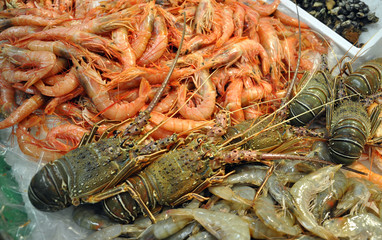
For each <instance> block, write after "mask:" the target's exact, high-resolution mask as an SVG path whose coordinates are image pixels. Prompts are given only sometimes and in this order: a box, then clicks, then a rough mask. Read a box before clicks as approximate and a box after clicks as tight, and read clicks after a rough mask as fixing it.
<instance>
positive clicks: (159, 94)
mask: <svg viewBox="0 0 382 240" xmlns="http://www.w3.org/2000/svg"><path fill="white" fill-rule="evenodd" d="M183 19H184V26H183V31H182V40H181V41H180V44H179V48H178V50H177V51H176V55H175V58H174V61H173V62H172V64H171V68H170V71H169V72H168V74H167V76H166V79H165V80H164V81H163V83H162V85H161V87H160V89H159V91H158V92H157V93H156V94H155V96H154V98H153V100H152V101H151V102H150V104H149V106H148V107H147V108H146V110H145V111H143V112H142V114H143V116H147V118H148V117H149V116H150V113H151V112H152V111H153V109H154V107H155V106H156V105H157V103H158V102H159V99H160V98H161V97H162V94H163V92H164V89H165V87H166V86H167V84H168V82H169V81H170V77H171V75H172V72H173V71H174V69H175V65H176V63H177V62H178V58H179V55H180V51H181V49H182V45H183V40H184V36H185V35H186V13H185V12H183ZM138 118H139V117H138ZM159 126H160V125H157V126H155V127H154V128H152V129H151V130H150V131H148V132H147V133H146V134H145V136H143V137H142V139H141V140H140V141H139V142H138V144H140V143H142V142H143V141H144V140H145V139H146V138H147V137H148V136H149V135H150V134H151V133H152V132H154V131H155V130H157V129H158V128H159Z"/></svg>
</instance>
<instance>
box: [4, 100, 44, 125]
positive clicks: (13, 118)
mask: <svg viewBox="0 0 382 240" xmlns="http://www.w3.org/2000/svg"><path fill="white" fill-rule="evenodd" d="M44 102H45V98H44V97H43V96H42V95H40V94H36V95H33V96H32V97H31V98H28V99H26V100H25V101H24V102H23V103H22V104H21V105H20V106H19V107H18V108H17V109H16V110H14V111H13V112H12V113H11V114H9V116H8V117H7V118H6V119H4V120H3V121H1V122H0V129H4V128H8V127H11V126H13V125H15V124H17V123H19V122H21V121H22V120H23V119H24V118H26V117H28V116H29V115H30V114H31V113H32V112H34V111H35V110H37V109H38V108H40V107H41V106H42V104H43V103H44Z"/></svg>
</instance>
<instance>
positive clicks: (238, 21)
mask: <svg viewBox="0 0 382 240" xmlns="http://www.w3.org/2000/svg"><path fill="white" fill-rule="evenodd" d="M234 9H235V10H234V11H233V15H232V18H233V23H234V33H233V35H234V36H235V37H242V35H243V29H244V19H245V10H244V8H243V6H241V4H239V3H238V2H235V3H234Z"/></svg>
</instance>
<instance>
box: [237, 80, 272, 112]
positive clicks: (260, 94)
mask: <svg viewBox="0 0 382 240" xmlns="http://www.w3.org/2000/svg"><path fill="white" fill-rule="evenodd" d="M251 83H252V81H251ZM272 90H273V88H272V85H271V84H269V83H268V82H266V81H264V80H260V82H258V83H257V84H256V85H255V84H253V83H252V84H251V86H246V88H245V89H243V91H242V94H241V104H242V105H243V106H248V105H249V104H250V103H252V102H253V101H256V100H261V99H263V98H265V97H267V96H269V95H270V94H271V93H272Z"/></svg>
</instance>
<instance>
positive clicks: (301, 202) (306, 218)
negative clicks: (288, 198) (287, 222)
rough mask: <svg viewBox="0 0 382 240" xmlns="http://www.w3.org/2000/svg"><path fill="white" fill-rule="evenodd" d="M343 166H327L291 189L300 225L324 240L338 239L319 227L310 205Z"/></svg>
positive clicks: (309, 175) (307, 176) (302, 179)
mask: <svg viewBox="0 0 382 240" xmlns="http://www.w3.org/2000/svg"><path fill="white" fill-rule="evenodd" d="M340 168H341V165H336V166H326V167H323V168H320V169H319V170H317V171H315V172H313V173H310V174H308V175H306V176H305V177H303V178H301V179H300V180H298V181H297V182H296V183H295V184H294V185H293V187H292V188H291V189H290V193H291V195H292V196H293V198H294V200H295V201H296V206H295V209H296V212H295V215H296V217H297V220H298V221H299V222H300V224H301V225H302V226H303V227H304V228H305V229H307V230H308V231H310V232H311V233H313V234H315V235H317V236H319V237H322V238H324V239H337V238H336V237H335V236H334V235H333V233H332V232H330V231H328V230H327V229H325V228H323V227H322V226H320V225H318V223H317V221H316V220H315V219H314V216H313V214H312V213H311V212H310V211H309V203H310V202H311V200H312V198H313V197H314V195H315V194H317V193H319V192H321V191H323V190H325V189H326V188H328V187H329V186H330V185H331V181H332V179H333V177H334V174H335V172H337V171H338V170H339V169H340Z"/></svg>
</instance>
